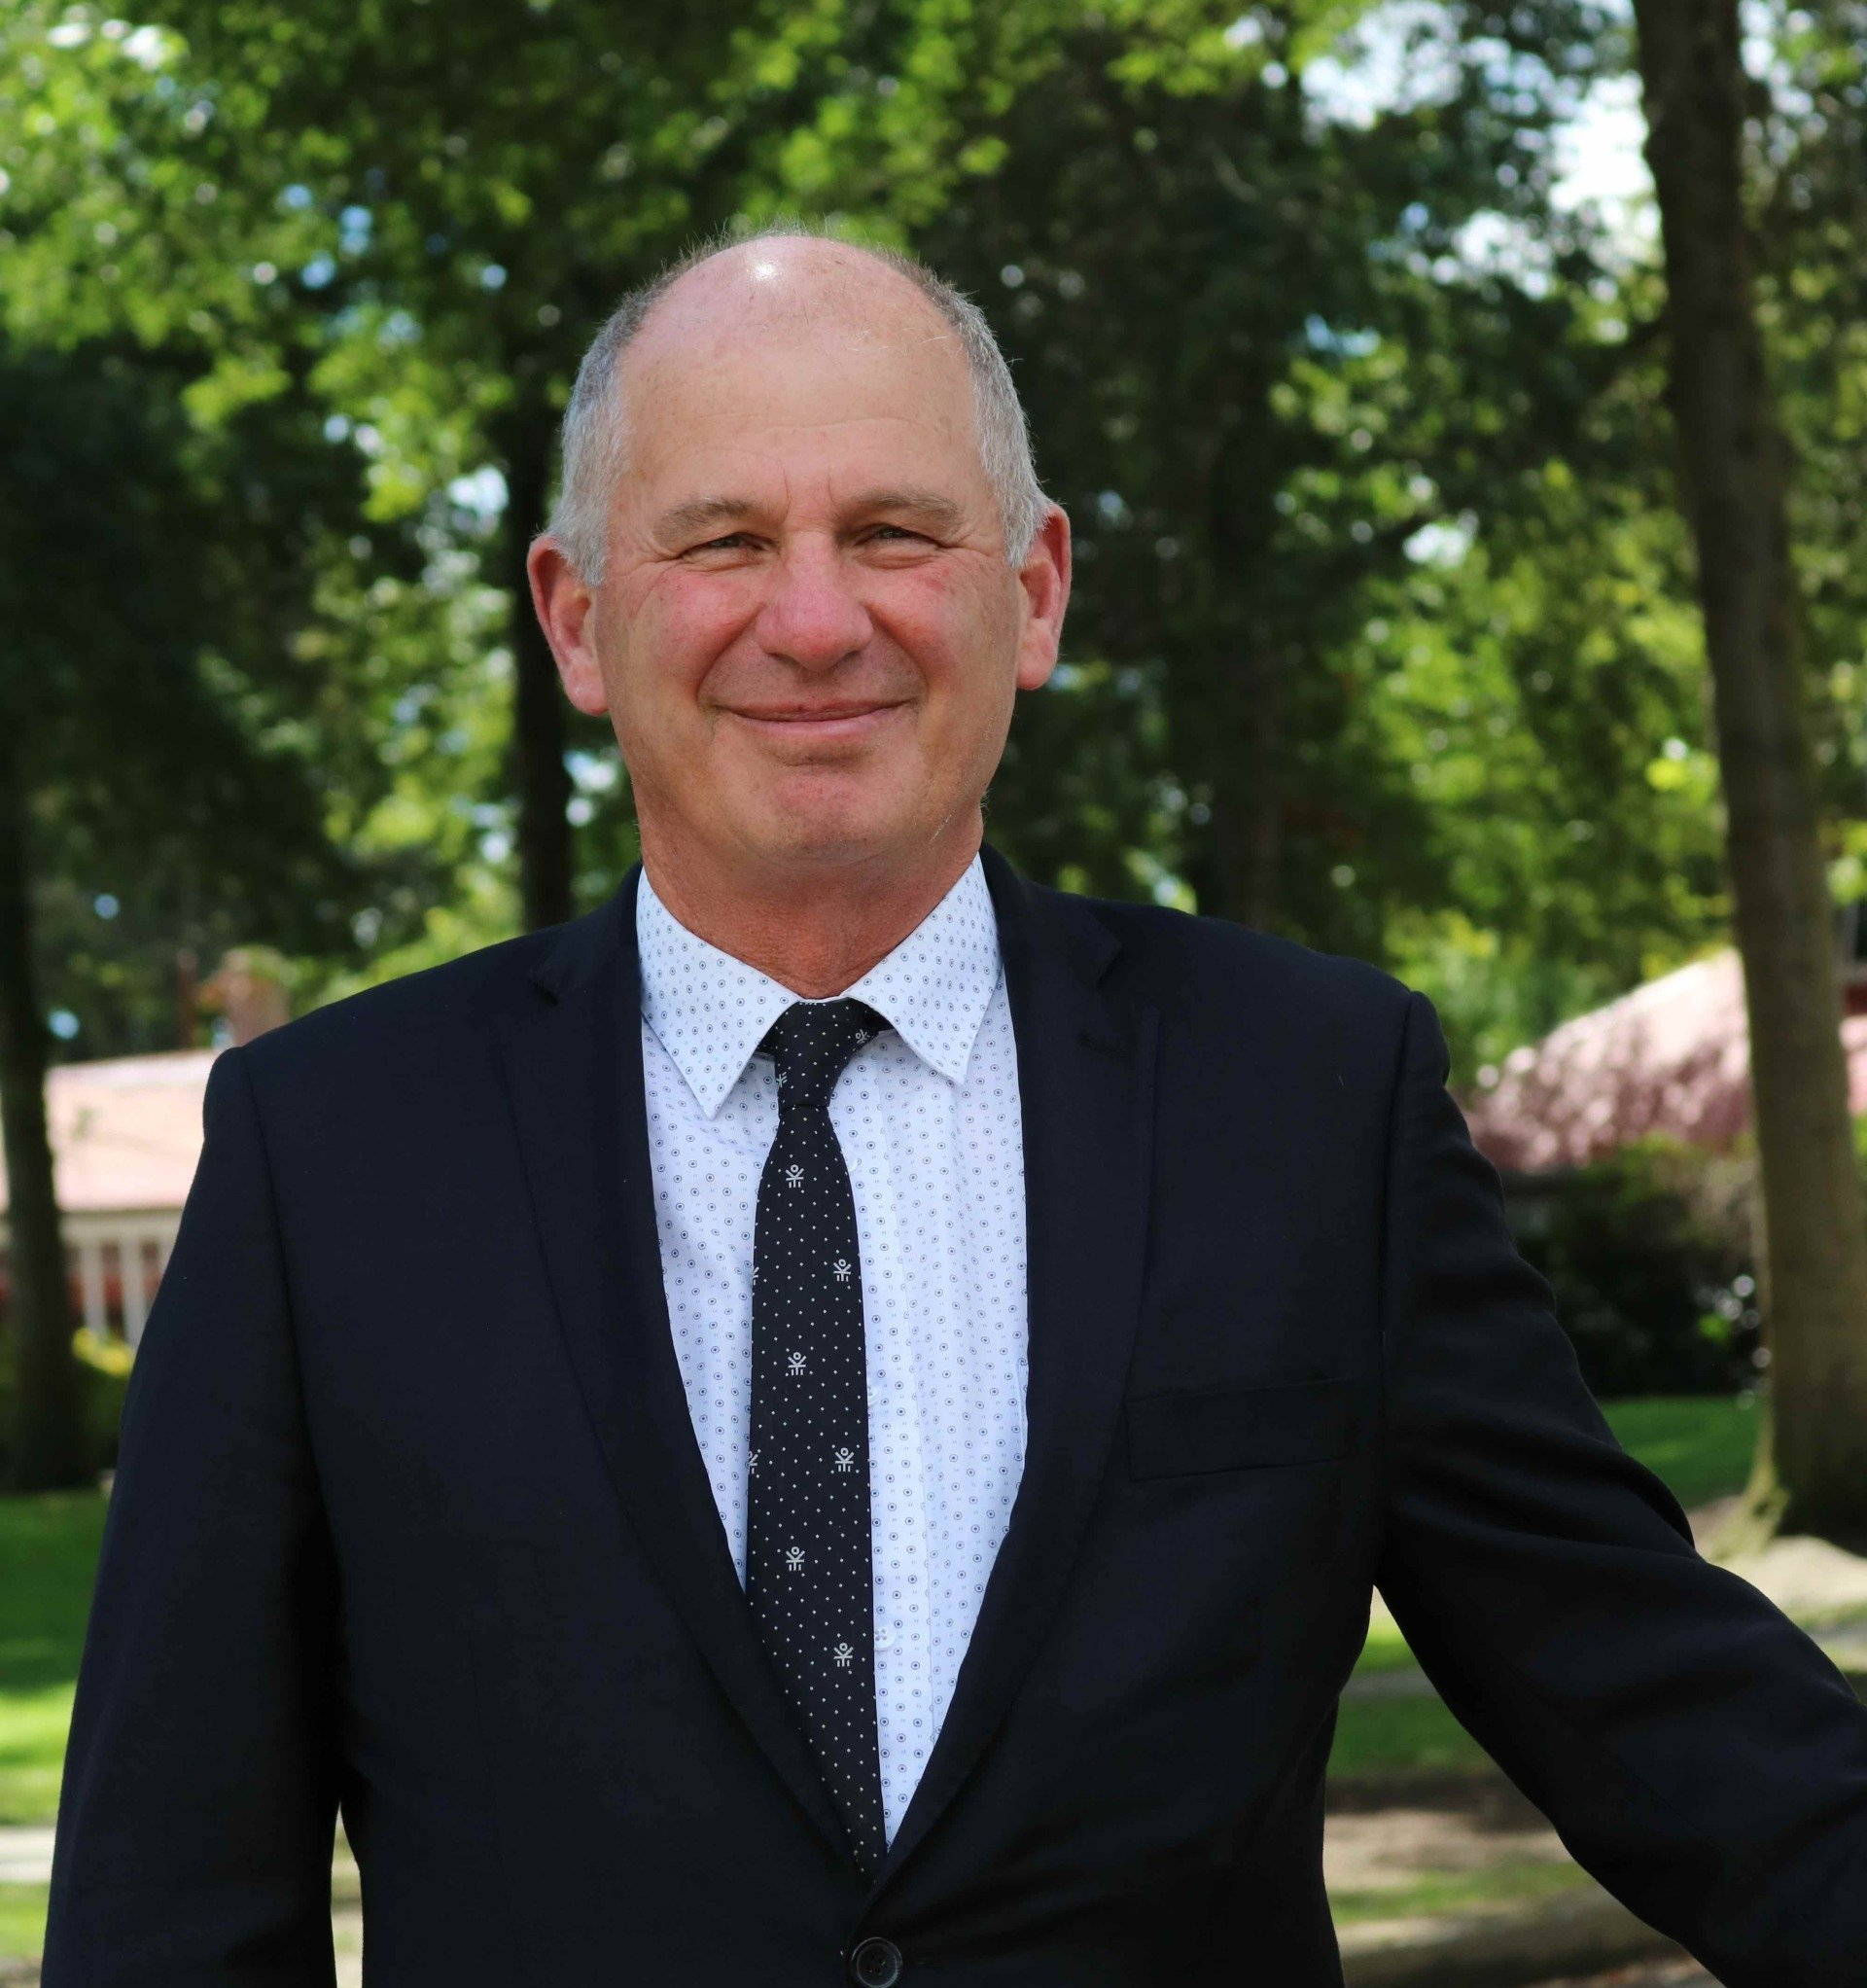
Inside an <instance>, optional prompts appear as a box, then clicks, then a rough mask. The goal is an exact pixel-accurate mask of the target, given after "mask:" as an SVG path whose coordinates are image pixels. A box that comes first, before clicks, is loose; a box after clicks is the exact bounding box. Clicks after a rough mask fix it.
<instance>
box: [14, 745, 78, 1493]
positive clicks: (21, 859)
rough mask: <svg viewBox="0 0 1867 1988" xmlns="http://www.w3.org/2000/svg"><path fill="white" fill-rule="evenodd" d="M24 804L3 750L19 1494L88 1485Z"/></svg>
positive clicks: (16, 1473)
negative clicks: (49, 1117)
mask: <svg viewBox="0 0 1867 1988" xmlns="http://www.w3.org/2000/svg"><path fill="white" fill-rule="evenodd" d="M30 875H31V871H30V870H29V868H28V864H27V831H26V797H25V794H24V791H23V782H22V780H21V778H20V774H19V768H18V762H17V760H15V759H13V758H12V756H10V755H8V754H7V753H5V752H4V751H0V1125H3V1126H4V1132H5V1139H6V1154H7V1199H8V1206H7V1228H8V1252H9V1256H10V1259H11V1262H12V1285H13V1300H12V1304H11V1307H10V1311H11V1316H10V1317H9V1319H8V1322H7V1323H8V1327H9V1331H10V1335H11V1337H12V1339H13V1358H14V1376H15V1388H16V1397H15V1417H14V1427H13V1431H12V1438H13V1468H12V1473H11V1475H12V1488H13V1489H15V1490H17V1491H49V1490H56V1489H59V1488H61V1487H63V1486H67V1485H75V1484H80V1483H82V1482H83V1481H84V1478H85V1469H84V1463H85V1459H84V1445H83V1438H82V1434H81V1431H80V1428H79V1409H78V1363H77V1360H76V1358H75V1356H74V1355H73V1353H72V1350H71V1335H72V1332H73V1331H75V1330H76V1321H75V1319H74V1318H73V1316H72V1308H71V1287H70V1284H69V1283H68V1281H67V1278H66V1271H65V1246H64V1237H63V1232H62V1230H61V1227H60V1225H59V1220H58V1200H57V1194H56V1191H55V1189H54V1185H53V1163H52V1140H51V1136H50V1134H49V1132H48V1130H47V1126H46V1067H47V1062H48V1057H47V1042H46V1024H45V1019H44V1017H43V1016H42V1015H41V1014H40V1012H39V991H38V987H37V984H36V980H35V976H34V974H33V967H32V906H31V898H30V895H29V889H28V883H29V878H30Z"/></svg>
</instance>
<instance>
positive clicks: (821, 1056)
mask: <svg viewBox="0 0 1867 1988" xmlns="http://www.w3.org/2000/svg"><path fill="white" fill-rule="evenodd" d="M887 1026H888V1023H887V1022H886V1021H884V1020H883V1019H882V1017H881V1016H880V1015H879V1014H877V1013H876V1012H875V1011H874V1010H873V1009H872V1008H869V1007H866V1006H864V1004H863V1003H862V1002H860V1001H793V1003H792V1004H791V1006H790V1007H789V1008H787V1009H786V1010H785V1012H784V1013H783V1014H781V1015H780V1016H779V1017H778V1019H777V1020H776V1021H775V1022H773V1023H772V1025H771V1027H770V1028H769V1029H767V1030H766V1031H765V1039H764V1041H763V1042H762V1043H761V1044H760V1045H759V1047H760V1048H762V1049H764V1050H765V1051H766V1052H767V1053H768V1054H769V1055H770V1057H771V1060H772V1061H773V1063H775V1064H776V1065H777V1066H778V1109H779V1111H780V1113H784V1112H793V1111H800V1110H803V1109H805V1108H806V1107H815V1108H816V1109H818V1110H820V1111H821V1110H822V1109H823V1108H824V1107H825V1106H827V1105H828V1103H829V1094H830V1092H831V1091H833V1090H834V1089H835V1088H836V1080H837V1079H838V1078H839V1077H840V1076H841V1075H842V1074H843V1067H844V1065H845V1064H846V1063H848V1061H849V1059H850V1058H851V1057H852V1056H853V1055H855V1053H856V1051H857V1050H858V1049H860V1048H861V1047H863V1044H864V1043H865V1042H867V1041H868V1040H869V1038H870V1037H871V1036H875V1035H879V1034H880V1033H881V1031H882V1030H883V1029H885V1028H886V1027H887Z"/></svg>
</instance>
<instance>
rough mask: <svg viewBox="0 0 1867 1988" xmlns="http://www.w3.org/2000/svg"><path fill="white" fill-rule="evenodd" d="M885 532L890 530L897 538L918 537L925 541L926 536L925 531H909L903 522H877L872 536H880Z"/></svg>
mask: <svg viewBox="0 0 1867 1988" xmlns="http://www.w3.org/2000/svg"><path fill="white" fill-rule="evenodd" d="M885 532H892V533H893V534H894V535H895V537H896V538H898V539H920V540H922V541H923V542H925V537H926V535H925V533H922V532H917V531H909V530H908V528H907V526H906V525H904V524H878V525H877V526H876V527H875V530H874V532H873V534H872V536H873V537H875V538H880V537H881V536H882V535H883V533H885Z"/></svg>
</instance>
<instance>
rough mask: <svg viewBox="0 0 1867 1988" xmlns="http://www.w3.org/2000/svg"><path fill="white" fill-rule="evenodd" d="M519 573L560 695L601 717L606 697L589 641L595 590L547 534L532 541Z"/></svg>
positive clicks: (587, 714) (605, 707)
mask: <svg viewBox="0 0 1867 1988" xmlns="http://www.w3.org/2000/svg"><path fill="white" fill-rule="evenodd" d="M525 572H526V577H527V578H528V579H529V580H530V581H531V584H532V607H533V609H534V611H535V612H536V613H537V615H538V624H539V626H540V627H541V628H543V629H544V631H545V639H546V642H548V643H549V644H550V645H551V655H552V657H554V658H555V659H556V662H557V675H558V681H559V682H560V683H562V684H563V686H564V694H565V695H566V696H567V697H568V698H569V699H570V700H571V702H572V703H573V704H574V705H576V706H577V708H578V709H579V710H580V711H581V712H582V713H584V715H585V716H586V717H590V718H600V717H602V715H603V713H604V712H605V711H607V710H608V709H609V698H608V695H607V693H606V692H605V691H604V688H603V671H602V669H601V667H600V666H599V664H598V662H597V657H596V645H595V642H594V640H593V639H592V638H593V637H594V635H595V633H596V630H595V626H594V622H595V619H596V617H595V613H594V609H595V606H596V595H595V593H594V592H593V591H592V590H591V588H590V587H589V586H588V585H587V584H586V583H585V582H584V580H583V579H582V577H581V575H580V574H579V573H578V570H577V568H576V567H575V566H573V565H572V564H571V562H570V560H569V559H568V558H566V557H565V555H564V553H563V551H562V550H561V549H560V548H559V546H558V544H557V542H556V541H555V540H554V539H552V538H550V537H549V536H548V535H547V536H546V537H542V538H536V539H534V540H533V541H532V549H531V550H530V551H529V552H528V553H527V554H526V555H525Z"/></svg>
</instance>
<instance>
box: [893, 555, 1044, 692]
mask: <svg viewBox="0 0 1867 1988" xmlns="http://www.w3.org/2000/svg"><path fill="white" fill-rule="evenodd" d="M895 578H896V579H897V580H898V581H899V582H901V583H903V584H901V585H898V586H893V587H891V588H890V589H889V595H888V598H887V600H886V602H879V601H878V602H876V603H873V604H872V612H873V613H874V615H875V618H876V620H877V621H879V622H880V623H881V625H882V626H883V627H884V628H886V630H887V631H888V633H889V634H890V635H891V636H892V637H893V638H894V640H895V641H896V642H897V643H898V645H899V646H900V648H901V649H902V650H904V651H905V652H906V654H907V655H908V656H910V657H913V658H914V660H915V661H916V662H917V663H918V664H919V666H920V670H921V674H922V676H923V677H924V678H925V679H926V680H927V684H928V688H929V689H930V690H931V691H933V692H935V694H938V693H940V692H951V693H957V694H959V695H961V696H963V697H965V698H966V699H967V700H968V701H969V702H973V701H976V700H977V699H978V697H979V695H980V689H981V680H982V679H983V680H990V681H992V682H996V681H997V680H998V679H999V678H1000V677H1001V676H1004V675H1006V674H1007V672H1008V671H1009V669H1010V667H1011V663H1012V645H1013V642H1014V640H1015V632H1016V631H1015V627H1014V624H1013V622H1012V620H1011V618H1010V616H1009V614H1008V612H1007V610H1006V607H1005V604H1004V601H1003V600H1002V599H1001V598H1000V597H999V595H998V593H997V592H996V591H995V590H994V589H992V588H991V587H990V586H981V585H980V583H979V579H978V577H977V576H976V575H973V574H969V573H967V572H964V571H955V570H953V569H952V568H948V567H941V566H938V565H931V566H927V567H924V568H921V569H920V570H918V571H915V572H913V573H903V574H899V575H897V576H895Z"/></svg>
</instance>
